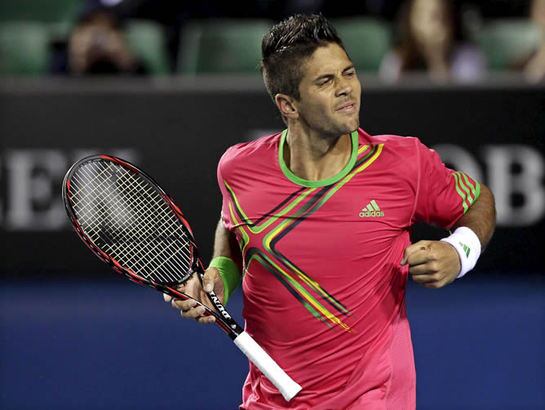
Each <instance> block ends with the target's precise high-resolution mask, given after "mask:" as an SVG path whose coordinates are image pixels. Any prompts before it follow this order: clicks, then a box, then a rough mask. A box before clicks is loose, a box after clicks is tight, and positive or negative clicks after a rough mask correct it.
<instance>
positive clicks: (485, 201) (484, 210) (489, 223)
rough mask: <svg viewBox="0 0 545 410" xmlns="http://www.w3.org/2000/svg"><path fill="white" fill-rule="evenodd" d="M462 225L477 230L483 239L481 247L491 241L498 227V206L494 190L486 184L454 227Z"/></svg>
mask: <svg viewBox="0 0 545 410" xmlns="http://www.w3.org/2000/svg"><path fill="white" fill-rule="evenodd" d="M460 226H467V227H468V228H469V229H471V230H472V231H473V232H475V234H476V235H477V237H478V238H479V241H481V249H483V250H484V248H485V247H486V246H487V245H488V242H490V239H491V238H492V234H493V233H494V228H495V227H496V206H495V205H494V195H493V194H492V191H490V189H488V187H486V186H485V185H484V184H481V195H480V196H479V199H477V201H476V202H475V203H474V204H473V205H472V206H471V208H469V210H468V211H467V212H466V213H465V215H463V216H462V217H461V218H460V219H458V221H456V223H455V224H454V228H459V227H460Z"/></svg>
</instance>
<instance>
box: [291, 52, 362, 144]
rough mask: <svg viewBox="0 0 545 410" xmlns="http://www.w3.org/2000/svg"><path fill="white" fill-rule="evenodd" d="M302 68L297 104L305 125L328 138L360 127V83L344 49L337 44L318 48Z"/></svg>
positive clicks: (295, 103)
mask: <svg viewBox="0 0 545 410" xmlns="http://www.w3.org/2000/svg"><path fill="white" fill-rule="evenodd" d="M302 70H303V78H302V80H301V83H300V84H299V92H300V98H299V100H298V101H297V100H296V101H294V105H295V107H296V108H297V111H298V113H299V119H300V120H301V121H302V122H303V125H305V126H307V127H308V128H310V129H311V130H313V131H315V132H317V133H318V134H320V135H322V136H323V137H326V138H328V137H329V138H335V137H339V136H341V135H343V134H347V133H349V132H352V131H354V130H355V129H357V128H358V127H359V122H360V120H359V112H360V94H361V84H360V82H359V80H358V77H357V75H356V70H355V68H354V65H353V64H352V61H350V59H349V58H348V56H347V55H346V53H345V51H344V50H343V49H342V48H341V47H340V46H338V45H337V44H335V43H329V44H328V45H327V46H324V47H319V48H317V49H316V51H315V52H314V54H312V56H311V57H310V58H308V59H307V60H306V62H305V63H304V65H303V68H302Z"/></svg>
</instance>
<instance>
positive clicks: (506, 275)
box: [0, 0, 545, 409]
mask: <svg viewBox="0 0 545 410" xmlns="http://www.w3.org/2000/svg"><path fill="white" fill-rule="evenodd" d="M334 3H335V2H328V1H314V2H313V1H306V2H298V1H291V2H290V1H277V2H276V1H253V2H250V1H243V2H240V3H239V4H238V5H237V6H233V5H225V4H223V3H222V2H213V1H204V2H178V1H163V0H162V1H159V0H157V1H153V2H151V1H145V0H138V1H137V0H132V1H131V0H125V1H114V0H110V1H108V2H100V1H77V0H55V1H48V2H42V1H38V0H24V1H23V0H17V1H15V0H5V1H3V2H2V3H0V73H1V76H0V238H1V241H0V243H1V244H2V247H1V258H0V275H1V276H0V407H1V408H5V409H113V408H115V409H156V408H157V409H159V408H181V409H233V408H237V404H238V403H239V400H240V388H241V385H242V382H243V380H244V377H245V372H246V370H247V364H246V362H245V359H244V357H243V356H242V355H241V354H239V352H238V351H237V350H236V348H235V347H234V346H232V344H231V342H230V341H229V340H228V339H227V338H225V337H224V336H223V335H222V334H221V332H220V331H218V330H217V329H215V328H210V327H200V326H197V325H195V324H193V323H188V322H182V321H181V320H180V319H179V317H178V315H177V314H176V312H174V311H173V310H171V309H169V307H168V306H166V305H164V303H162V301H161V296H160V295H159V294H156V293H154V292H153V291H151V290H148V289H142V288H139V287H137V286H135V285H132V284H130V283H126V281H125V280H124V279H121V278H117V277H115V276H114V274H112V273H111V272H110V271H109V270H108V268H107V267H105V266H102V264H101V262H99V261H98V259H96V258H94V257H93V256H92V255H91V254H90V253H89V252H88V251H87V250H86V249H85V247H84V245H83V244H82V243H80V241H79V240H78V239H77V237H76V236H75V234H74V233H73V232H72V231H71V228H70V226H69V224H68V222H67V220H66V217H65V214H64V210H63V208H62V203H61V200H60V186H61V181H62V177H63V175H64V173H65V172H66V170H67V169H68V167H69V166H70V165H71V163H73V162H74V161H76V160H77V159H79V158H81V157H83V156H85V155H87V154H90V153H94V152H105V153H112V154H116V155H119V156H121V157H123V158H126V159H128V160H131V161H134V162H136V163H137V164H138V165H140V166H141V167H142V168H144V169H145V170H146V171H148V172H149V173H150V174H151V175H153V176H154V177H155V178H156V179H157V180H158V181H159V183H160V184H161V185H163V187H164V188H165V189H166V190H167V191H168V192H169V193H171V194H172V195H173V196H174V198H175V200H176V201H177V202H178V203H179V204H180V205H181V207H182V209H183V210H184V212H185V213H186V214H187V216H188V218H189V219H190V221H191V223H192V226H193V228H194V231H195V233H196V236H197V240H198V241H199V243H201V244H202V245H201V247H202V251H203V254H204V258H205V260H208V258H209V256H210V251H211V240H212V234H213V229H214V226H215V223H216V221H217V217H218V215H219V209H220V199H221V198H220V193H219V190H218V189H217V186H216V174H215V172H216V164H217V161H218V159H219V157H220V156H221V154H222V153H223V151H224V150H225V149H226V148H227V147H228V146H230V145H232V144H234V143H237V142H240V141H246V140H250V139H253V138H256V137H259V136H261V135H266V134H270V133H273V132H276V131H279V130H281V129H282V128H283V124H282V121H281V120H280V118H279V116H278V114H277V113H276V109H275V107H274V106H273V104H272V103H271V101H270V98H269V96H268V95H267V94H266V91H265V89H264V86H263V85H262V81H261V78H260V76H259V73H258V69H257V64H258V61H259V54H260V49H259V44H260V39H261V36H262V35H263V32H264V31H266V29H267V28H268V27H269V26H270V24H272V23H273V22H274V21H277V20H278V19H281V18H283V17H285V16H287V15H290V14H292V13H293V12H296V11H304V12H309V11H321V12H323V13H324V14H325V15H326V16H327V17H330V18H331V19H332V20H334V22H335V23H336V25H337V27H338V29H339V31H340V33H341V36H342V37H343V38H344V39H345V43H346V47H347V50H348V51H349V53H350V55H351V57H352V58H353V59H354V61H355V63H356V66H357V67H358V69H359V73H360V79H361V81H362V84H363V96H362V112H361V124H362V127H363V128H364V129H366V130H367V131H369V132H371V133H373V134H386V133H387V134H390V133H391V134H399V135H411V136H418V137H419V138H421V139H422V141H423V142H424V143H426V144H427V145H429V146H431V147H434V148H435V149H436V150H437V151H438V152H439V153H440V155H441V156H442V158H443V160H444V161H445V162H447V163H448V164H450V165H451V166H452V167H455V168H457V169H461V170H464V171H466V172H468V173H469V174H471V175H472V176H474V177H475V178H476V179H478V180H480V181H482V182H484V183H486V184H487V185H488V186H489V187H491V189H492V190H493V192H494V193H495V196H496V201H497V204H496V205H497V210H498V229H497V232H496V235H495V237H494V239H493V241H492V242H491V244H490V246H489V247H488V249H487V250H486V253H485V254H484V255H483V256H482V257H481V260H480V262H479V265H478V266H477V268H476V269H475V270H474V271H473V272H472V273H470V274H469V275H468V276H467V277H465V278H464V279H463V280H460V281H458V282H456V283H455V284H453V285H451V286H448V287H446V288H444V289H441V290H428V289H424V288H421V287H417V286H413V285H412V284H411V285H410V286H409V289H408V295H407V298H408V310H409V317H410V319H411V323H412V331H413V340H414V344H415V355H416V364H417V374H418V391H417V394H418V408H419V409H543V408H545V347H544V346H545V268H544V267H543V263H544V262H545V259H544V256H543V246H544V240H545V220H544V216H545V186H544V172H545V162H544V161H545V159H544V158H545V143H544V141H545V82H544V81H543V78H545V63H543V58H542V57H541V54H542V51H541V50H542V47H543V46H542V42H545V36H544V34H543V32H542V28H541V26H540V24H541V23H540V22H541V20H540V18H541V17H542V16H545V11H543V10H545V6H543V3H544V2H543V1H539V0H537V1H533V2H530V1H501V0H496V1H482V2H476V1H456V2H446V1H445V2H443V1H441V0H438V1H437V2H434V1H432V0H421V1H415V2H401V1H378V0H377V1H371V0H369V1H362V2H357V3H355V4H354V5H353V6H348V5H343V6H342V7H340V6H339V5H338V4H337V5H335V4H334ZM337 3H338V2H337ZM430 4H436V6H435V7H436V8H435V9H434V8H433V6H429V5H430ZM437 4H439V6H437ZM445 4H447V5H448V6H449V7H446V8H444V9H443V8H442V7H443V6H444V5H445ZM423 5H424V6H426V7H428V8H429V9H425V8H424V9H423V7H424V6H423ZM413 7H415V8H417V7H420V9H418V10H420V13H421V14H422V13H424V17H415V16H418V13H416V12H415V11H411V10H413ZM430 7H431V8H430ZM540 7H542V8H541V9H540ZM422 10H428V11H422ZM441 10H442V11H441ZM426 13H428V14H426ZM540 13H543V14H540ZM407 16H412V19H416V20H415V21H419V20H418V18H422V19H423V20H422V21H429V23H426V24H429V27H428V26H426V27H428V28H429V30H428V31H426V30H424V31H425V32H424V33H413V34H409V33H410V27H413V29H412V30H414V27H415V25H416V26H419V25H420V24H417V23H416V22H415V21H413V20H411V19H410V18H409V17H407ZM426 16H428V17H426ZM430 16H431V17H430ZM426 19H427V20H426ZM411 21H413V22H412V23H411ZM543 21H544V22H545V17H543ZM404 22H405V23H404ZM437 22H439V23H440V24H439V25H437V24H436V23H437ZM422 24H423V23H422ZM543 25H544V26H545V23H543ZM407 30H409V31H407ZM426 33H428V34H426ZM430 33H431V34H430ZM441 33H443V34H444V35H445V36H446V37H445V38H446V39H447V40H448V41H445V43H444V44H443V43H441V44H439V45H437V44H436V46H437V47H438V48H440V47H444V50H446V51H448V52H446V53H445V55H446V56H448V58H447V59H446V60H445V63H446V67H447V70H444V69H440V68H437V67H435V66H433V65H431V64H429V63H428V59H427V54H425V53H423V52H422V50H420V49H419V48H418V47H417V46H415V44H422V43H423V42H425V41H427V40H425V38H426V36H428V37H429V36H431V37H438V36H439V34H441ZM455 33H457V34H456V35H455ZM411 36H413V37H414V36H421V37H418V38H420V40H418V41H416V42H412V43H411V42H407V41H405V40H406V39H407V38H413V37H411ZM407 56H409V57H407ZM460 67H461V68H460ZM444 235H445V232H443V231H441V230H437V229H434V228H429V227H422V226H418V227H417V228H416V229H415V232H414V234H413V238H414V240H417V239H420V238H440V237H441V236H444ZM230 310H233V311H234V312H236V313H237V314H240V310H241V298H240V295H236V296H235V297H234V298H233V300H232V301H231V302H230Z"/></svg>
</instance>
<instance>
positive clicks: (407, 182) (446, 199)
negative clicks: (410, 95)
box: [218, 129, 479, 409]
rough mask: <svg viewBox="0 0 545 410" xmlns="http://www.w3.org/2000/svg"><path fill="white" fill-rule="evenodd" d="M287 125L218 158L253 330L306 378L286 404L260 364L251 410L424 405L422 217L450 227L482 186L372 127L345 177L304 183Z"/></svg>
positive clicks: (248, 386)
mask: <svg viewBox="0 0 545 410" xmlns="http://www.w3.org/2000/svg"><path fill="white" fill-rule="evenodd" d="M285 135H286V132H283V133H282V134H275V135H272V136H268V137H264V138H261V139H259V140H257V141H253V142H249V143H243V144H238V145H235V146H233V147H231V148H229V149H228V150H227V151H226V153H225V154H224V155H223V157H222V159H221V160H220V163H219V166H218V181H219V185H220V189H221V191H222V194H223V207H222V220H223V223H224V225H225V227H226V228H227V229H229V230H230V231H232V232H234V233H235V235H236V237H237V239H238V242H239V244H240V247H241V250H242V255H243V260H244V277H243V291H244V310H243V316H244V319H245V321H246V331H247V332H248V333H249V334H250V335H252V337H254V338H255V340H256V341H257V342H258V343H259V344H260V345H261V346H262V347H263V348H264V349H265V350H266V351H267V352H268V353H269V354H270V355H271V356H272V357H273V358H274V359H275V360H276V361H277V362H278V363H279V364H280V366H281V367H282V368H283V369H284V370H285V371H286V372H287V373H288V374H289V375H290V376H291V377H292V378H293V379H294V380H295V381H297V382H298V383H299V384H300V385H301V386H302V387H303V390H302V391H301V392H300V393H299V394H298V395H297V396H296V397H295V398H294V399H292V400H291V401H290V402H289V403H288V402H286V401H284V399H283V398H282V396H281V395H280V393H279V392H278V391H277V390H276V388H275V387H274V386H273V385H272V384H271V383H270V382H269V381H268V380H267V379H266V378H265V377H264V376H263V375H262V374H261V372H260V371H259V370H258V369H257V368H255V367H254V366H253V365H250V371H249V374H248V377H247V379H246V382H245V385H244V388H243V403H242V405H241V408H242V409H281V408H293V409H364V408H365V409H411V408H415V369H414V360H413V351H412V344H411V337H410V330H409V325H408V321H407V316H406V312H405V286H406V281H407V275H408V268H407V267H406V266H401V265H400V261H401V259H402V257H403V251H404V249H405V248H406V247H407V246H408V245H409V244H410V238H409V231H410V227H411V226H412V225H413V224H414V223H415V222H416V221H425V222H428V223H434V224H437V225H440V226H443V227H446V228H449V227H451V226H452V225H453V224H454V223H455V222H456V221H457V220H458V219H459V218H460V217H461V216H462V215H463V214H464V212H465V211H466V210H467V209H468V207H469V206H471V204H472V203H473V202H474V201H475V199H476V198H477V197H478V195H479V184H478V183H477V182H476V181H474V180H472V179H471V178H469V177H468V176H467V175H465V174H462V173H460V172H454V171H453V170H450V169H448V168H446V167H445V166H444V165H443V163H442V162H441V160H440V159H439V156H438V155H437V154H436V153H435V152H434V151H433V150H431V149H429V148H427V147H426V146H425V145H423V144H422V143H420V141H419V140H418V139H417V138H411V137H398V136H392V135H384V136H370V135H368V134H367V133H365V131H363V130H361V129H359V130H358V131H355V132H353V133H352V135H351V138H352V155H351V158H350V160H349V162H348V163H347V165H346V166H345V168H344V169H343V170H342V171H341V172H340V173H339V174H338V175H336V176H335V177H333V178H329V179H327V180H322V181H307V180H303V179H301V178H298V177H297V176H295V175H294V174H293V173H292V172H291V171H290V170H289V169H288V167H287V166H286V164H285V163H284V161H283V158H282V157H281V156H280V155H279V153H281V152H283V151H282V147H283V145H284V141H285Z"/></svg>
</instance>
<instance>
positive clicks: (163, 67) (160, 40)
mask: <svg viewBox="0 0 545 410" xmlns="http://www.w3.org/2000/svg"><path fill="white" fill-rule="evenodd" d="M125 34H126V38H127V43H128V45H129V47H130V49H131V50H132V52H133V53H134V54H135V55H136V56H137V57H138V58H139V59H140V61H142V63H143V64H144V66H145V67H146V69H147V70H148V72H149V73H150V74H155V75H162V74H167V73H168V72H169V63H168V54H167V49H166V39H165V34H164V31H163V28H162V27H161V26H160V25H159V24H157V23H153V22H151V21H143V20H132V21H130V22H129V23H128V24H127V25H126V28H125Z"/></svg>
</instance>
